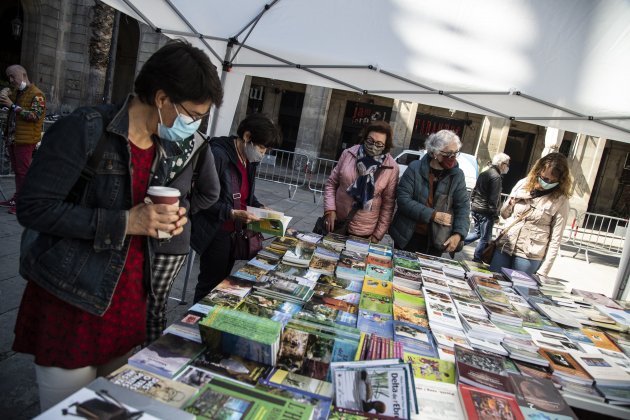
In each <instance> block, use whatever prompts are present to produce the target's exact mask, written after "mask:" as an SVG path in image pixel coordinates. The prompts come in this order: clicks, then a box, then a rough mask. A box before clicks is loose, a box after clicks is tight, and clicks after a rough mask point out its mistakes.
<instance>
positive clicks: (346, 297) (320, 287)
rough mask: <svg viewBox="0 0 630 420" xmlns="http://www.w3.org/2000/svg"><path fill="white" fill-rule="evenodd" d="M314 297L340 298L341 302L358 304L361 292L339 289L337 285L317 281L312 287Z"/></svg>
mask: <svg viewBox="0 0 630 420" xmlns="http://www.w3.org/2000/svg"><path fill="white" fill-rule="evenodd" d="M313 293H314V297H319V298H324V297H328V298H332V299H336V300H340V301H343V302H348V303H351V304H353V305H358V304H359V300H360V299H361V294H360V293H357V292H353V291H351V290H348V289H341V288H339V287H334V286H328V285H325V284H322V283H318V284H317V285H315V288H314V289H313Z"/></svg>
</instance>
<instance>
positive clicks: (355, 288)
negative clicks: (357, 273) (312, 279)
mask: <svg viewBox="0 0 630 420" xmlns="http://www.w3.org/2000/svg"><path fill="white" fill-rule="evenodd" d="M338 268H339V267H337V270H336V271H337V272H338V271H339V270H338ZM317 283H320V284H323V285H325V286H333V287H338V288H340V289H346V290H350V291H351V292H355V293H361V290H362V289H363V275H361V279H360V280H349V279H346V278H342V277H339V276H338V275H337V276H335V275H324V276H320V277H319V279H317Z"/></svg>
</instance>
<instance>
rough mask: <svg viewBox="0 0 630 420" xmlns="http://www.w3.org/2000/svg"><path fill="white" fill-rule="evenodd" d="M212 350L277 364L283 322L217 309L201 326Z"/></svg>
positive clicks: (202, 332) (211, 312)
mask: <svg viewBox="0 0 630 420" xmlns="http://www.w3.org/2000/svg"><path fill="white" fill-rule="evenodd" d="M199 328H200V330H201V338H202V340H203V342H204V343H205V344H206V345H207V346H208V348H210V349H213V350H215V351H219V349H220V350H221V351H222V352H224V353H229V354H234V355H236V356H241V357H243V358H246V359H250V360H253V361H256V362H259V363H262V364H266V365H273V364H275V361H276V355H277V352H278V346H279V342H280V333H281V330H282V323H281V322H279V321H273V320H271V319H267V318H261V317H258V316H255V315H251V314H248V313H245V312H241V311H237V310H234V309H230V308H222V307H217V308H213V309H212V310H211V311H210V313H209V314H208V316H207V317H206V318H204V319H203V320H201V322H200V323H199Z"/></svg>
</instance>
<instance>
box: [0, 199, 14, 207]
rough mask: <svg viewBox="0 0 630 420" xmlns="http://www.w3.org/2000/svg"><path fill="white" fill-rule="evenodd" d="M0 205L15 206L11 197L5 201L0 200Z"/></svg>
mask: <svg viewBox="0 0 630 420" xmlns="http://www.w3.org/2000/svg"><path fill="white" fill-rule="evenodd" d="M0 207H15V198H11V199H9V200H7V201H0Z"/></svg>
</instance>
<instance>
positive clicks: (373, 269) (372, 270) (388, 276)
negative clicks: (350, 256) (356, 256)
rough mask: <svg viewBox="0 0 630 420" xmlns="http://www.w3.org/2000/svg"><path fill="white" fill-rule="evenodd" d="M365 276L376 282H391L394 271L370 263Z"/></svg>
mask: <svg viewBox="0 0 630 420" xmlns="http://www.w3.org/2000/svg"><path fill="white" fill-rule="evenodd" d="M365 276H366V277H370V278H372V279H375V280H383V281H391V280H392V269H391V268H387V267H382V266H380V265H375V264H369V263H368V264H367V265H366V267H365Z"/></svg>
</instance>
